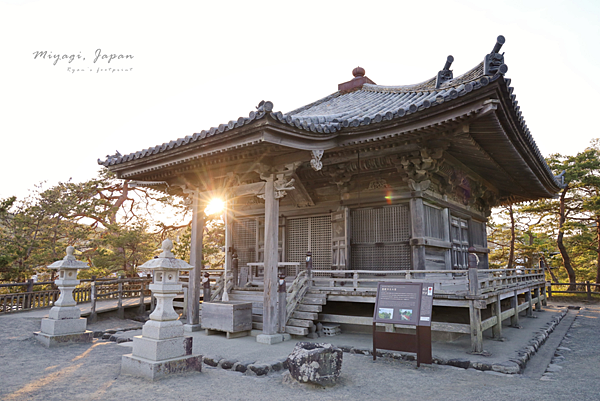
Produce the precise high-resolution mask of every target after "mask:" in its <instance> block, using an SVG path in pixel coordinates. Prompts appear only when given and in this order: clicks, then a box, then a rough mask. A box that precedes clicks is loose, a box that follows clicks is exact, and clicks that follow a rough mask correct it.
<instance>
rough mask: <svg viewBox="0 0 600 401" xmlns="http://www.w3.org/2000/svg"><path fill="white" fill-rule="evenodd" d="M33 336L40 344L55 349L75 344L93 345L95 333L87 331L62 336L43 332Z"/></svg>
mask: <svg viewBox="0 0 600 401" xmlns="http://www.w3.org/2000/svg"><path fill="white" fill-rule="evenodd" d="M84 320H85V319H84ZM33 335H34V336H35V338H36V339H37V340H38V341H39V342H40V343H42V344H43V345H45V346H46V347H47V348H53V347H58V346H61V345H67V344H73V343H91V342H92V341H93V339H94V332H92V331H90V330H86V331H84V332H83V333H74V334H60V335H52V334H47V333H43V332H41V331H36V332H35V333H33Z"/></svg>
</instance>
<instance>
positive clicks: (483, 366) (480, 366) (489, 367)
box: [472, 362, 492, 371]
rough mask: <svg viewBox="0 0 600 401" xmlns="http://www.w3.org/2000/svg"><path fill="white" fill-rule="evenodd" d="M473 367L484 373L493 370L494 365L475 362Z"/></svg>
mask: <svg viewBox="0 0 600 401" xmlns="http://www.w3.org/2000/svg"><path fill="white" fill-rule="evenodd" d="M472 366H473V368H475V369H477V370H482V371H486V370H492V365H491V364H489V363H483V362H473V363H472Z"/></svg>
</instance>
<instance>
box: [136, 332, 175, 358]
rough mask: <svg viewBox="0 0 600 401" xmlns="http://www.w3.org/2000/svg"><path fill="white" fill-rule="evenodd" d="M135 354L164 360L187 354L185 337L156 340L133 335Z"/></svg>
mask: <svg viewBox="0 0 600 401" xmlns="http://www.w3.org/2000/svg"><path fill="white" fill-rule="evenodd" d="M132 355H133V356H135V357H139V358H143V359H148V360H150V361H163V360H167V359H174V358H179V357H182V356H184V355H185V338H184V337H177V338H169V339H166V340H155V339H153V338H146V337H143V336H135V337H133V353H132Z"/></svg>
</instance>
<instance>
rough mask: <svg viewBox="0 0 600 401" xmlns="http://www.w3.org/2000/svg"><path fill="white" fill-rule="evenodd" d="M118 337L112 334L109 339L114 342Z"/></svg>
mask: <svg viewBox="0 0 600 401" xmlns="http://www.w3.org/2000/svg"><path fill="white" fill-rule="evenodd" d="M117 338H118V337H117V336H115V335H114V334H113V335H112V336H110V338H109V340H110V341H112V342H115V341H117Z"/></svg>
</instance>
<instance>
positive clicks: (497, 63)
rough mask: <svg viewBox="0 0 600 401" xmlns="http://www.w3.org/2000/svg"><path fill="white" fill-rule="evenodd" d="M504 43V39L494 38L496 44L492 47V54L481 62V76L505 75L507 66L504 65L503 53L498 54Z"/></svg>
mask: <svg viewBox="0 0 600 401" xmlns="http://www.w3.org/2000/svg"><path fill="white" fill-rule="evenodd" d="M505 42H506V39H504V36H502V35H500V36H498V38H496V44H495V45H494V48H493V49H492V52H491V53H490V54H488V55H486V56H485V59H484V60H483V75H495V74H501V75H504V74H506V72H507V71H508V66H507V65H506V64H504V53H502V54H500V53H499V51H500V49H501V48H502V45H503V44H504V43H505Z"/></svg>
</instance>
